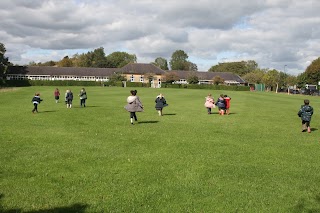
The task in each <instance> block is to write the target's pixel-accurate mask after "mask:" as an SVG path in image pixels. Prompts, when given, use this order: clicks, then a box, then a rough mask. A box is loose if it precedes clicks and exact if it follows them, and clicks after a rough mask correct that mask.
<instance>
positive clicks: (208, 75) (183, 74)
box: [167, 70, 245, 83]
mask: <svg viewBox="0 0 320 213" xmlns="http://www.w3.org/2000/svg"><path fill="white" fill-rule="evenodd" d="M167 72H175V73H176V74H177V75H178V76H179V78H180V79H187V78H188V77H189V76H190V75H194V74H195V75H196V76H198V78H199V80H212V79H213V78H214V77H216V76H220V77H221V78H223V79H224V80H226V81H237V82H239V83H245V80H243V79H242V78H241V77H240V76H239V75H237V74H234V73H232V72H203V71H197V72H196V71H181V70H172V71H167Z"/></svg>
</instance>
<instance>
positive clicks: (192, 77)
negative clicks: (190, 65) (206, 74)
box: [187, 73, 199, 84]
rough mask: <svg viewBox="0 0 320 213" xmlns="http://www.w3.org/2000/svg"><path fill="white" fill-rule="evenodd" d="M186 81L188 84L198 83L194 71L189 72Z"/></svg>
mask: <svg viewBox="0 0 320 213" xmlns="http://www.w3.org/2000/svg"><path fill="white" fill-rule="evenodd" d="M187 81H188V83H189V84H197V83H199V77H198V76H197V75H196V74H195V73H191V74H189V76H188V78H187Z"/></svg>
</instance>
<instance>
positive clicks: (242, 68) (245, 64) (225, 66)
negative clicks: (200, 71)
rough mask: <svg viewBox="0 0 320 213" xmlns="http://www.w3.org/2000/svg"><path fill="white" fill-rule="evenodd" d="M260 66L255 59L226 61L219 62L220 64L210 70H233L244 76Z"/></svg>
mask: <svg viewBox="0 0 320 213" xmlns="http://www.w3.org/2000/svg"><path fill="white" fill-rule="evenodd" d="M257 68H258V64H257V63H256V62H255V61H253V60H249V61H240V62H226V63H219V64H218V65H215V66H212V67H211V68H210V69H209V70H208V71H209V72H232V73H235V74H238V75H239V76H244V75H246V74H247V73H250V72H253V71H254V70H256V69H257Z"/></svg>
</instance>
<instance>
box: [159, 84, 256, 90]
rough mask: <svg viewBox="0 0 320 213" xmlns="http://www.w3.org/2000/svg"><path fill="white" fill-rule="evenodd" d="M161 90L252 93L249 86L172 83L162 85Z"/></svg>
mask: <svg viewBox="0 0 320 213" xmlns="http://www.w3.org/2000/svg"><path fill="white" fill-rule="evenodd" d="M161 88H181V89H211V90H227V91H250V87H249V86H229V85H213V84H170V83H162V84H161Z"/></svg>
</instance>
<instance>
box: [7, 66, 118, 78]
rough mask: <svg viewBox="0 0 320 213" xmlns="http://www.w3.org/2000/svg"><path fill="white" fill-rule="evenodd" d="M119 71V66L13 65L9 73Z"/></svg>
mask: <svg viewBox="0 0 320 213" xmlns="http://www.w3.org/2000/svg"><path fill="white" fill-rule="evenodd" d="M118 71H119V69H118V68H91V67H90V68H89V67H39V66H30V67H23V66H12V67H8V70H7V74H25V75H51V76H52V75H72V76H110V75H112V74H113V73H116V72H118Z"/></svg>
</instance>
